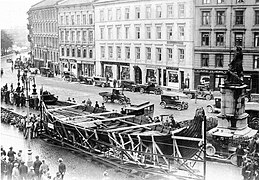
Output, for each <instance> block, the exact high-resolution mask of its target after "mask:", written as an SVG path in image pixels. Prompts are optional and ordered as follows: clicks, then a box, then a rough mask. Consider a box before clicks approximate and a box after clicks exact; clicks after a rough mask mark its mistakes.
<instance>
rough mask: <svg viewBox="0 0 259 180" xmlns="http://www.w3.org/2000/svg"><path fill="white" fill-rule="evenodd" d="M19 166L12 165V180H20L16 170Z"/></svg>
mask: <svg viewBox="0 0 259 180" xmlns="http://www.w3.org/2000/svg"><path fill="white" fill-rule="evenodd" d="M18 166H19V164H18V163H14V167H13V171H12V180H20V172H19V169H18Z"/></svg>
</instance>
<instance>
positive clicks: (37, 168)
mask: <svg viewBox="0 0 259 180" xmlns="http://www.w3.org/2000/svg"><path fill="white" fill-rule="evenodd" d="M35 158H36V161H34V163H33V168H34V172H35V175H36V177H38V179H40V166H41V164H42V162H41V161H40V160H39V156H35ZM38 179H37V180H38Z"/></svg>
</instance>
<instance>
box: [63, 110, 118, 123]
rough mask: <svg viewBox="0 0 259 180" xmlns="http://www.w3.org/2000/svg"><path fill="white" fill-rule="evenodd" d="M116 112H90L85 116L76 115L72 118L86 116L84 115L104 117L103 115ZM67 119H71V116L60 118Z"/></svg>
mask: <svg viewBox="0 0 259 180" xmlns="http://www.w3.org/2000/svg"><path fill="white" fill-rule="evenodd" d="M113 113H114V112H102V113H90V114H86V115H83V116H74V117H72V118H74V119H75V118H84V117H102V115H108V114H113ZM67 119H69V117H66V118H63V119H60V120H62V121H66V120H67Z"/></svg>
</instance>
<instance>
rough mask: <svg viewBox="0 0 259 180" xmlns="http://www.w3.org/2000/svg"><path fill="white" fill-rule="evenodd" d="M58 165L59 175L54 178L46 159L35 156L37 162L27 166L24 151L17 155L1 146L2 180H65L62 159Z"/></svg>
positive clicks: (11, 148)
mask: <svg viewBox="0 0 259 180" xmlns="http://www.w3.org/2000/svg"><path fill="white" fill-rule="evenodd" d="M58 163H59V164H58V169H57V173H56V174H55V176H54V177H53V178H52V177H51V175H50V172H49V165H48V163H47V162H46V160H45V159H42V160H40V158H39V156H35V160H34V161H33V162H32V163H29V162H28V163H27V165H26V163H25V159H24V155H23V151H22V150H19V152H18V153H16V152H15V151H14V150H13V147H10V148H9V151H7V152H6V151H5V150H4V148H3V146H1V180H49V179H53V180H63V179H64V175H65V173H66V165H65V164H64V162H63V159H62V158H59V159H58Z"/></svg>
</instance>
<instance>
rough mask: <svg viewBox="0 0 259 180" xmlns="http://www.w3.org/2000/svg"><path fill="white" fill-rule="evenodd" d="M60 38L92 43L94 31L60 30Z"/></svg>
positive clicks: (67, 40)
mask: <svg viewBox="0 0 259 180" xmlns="http://www.w3.org/2000/svg"><path fill="white" fill-rule="evenodd" d="M60 40H61V41H63V42H64V41H65V42H66V43H69V42H73V43H74V42H78V43H80V42H83V43H85V42H89V43H93V41H94V33H93V30H88V31H60Z"/></svg>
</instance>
